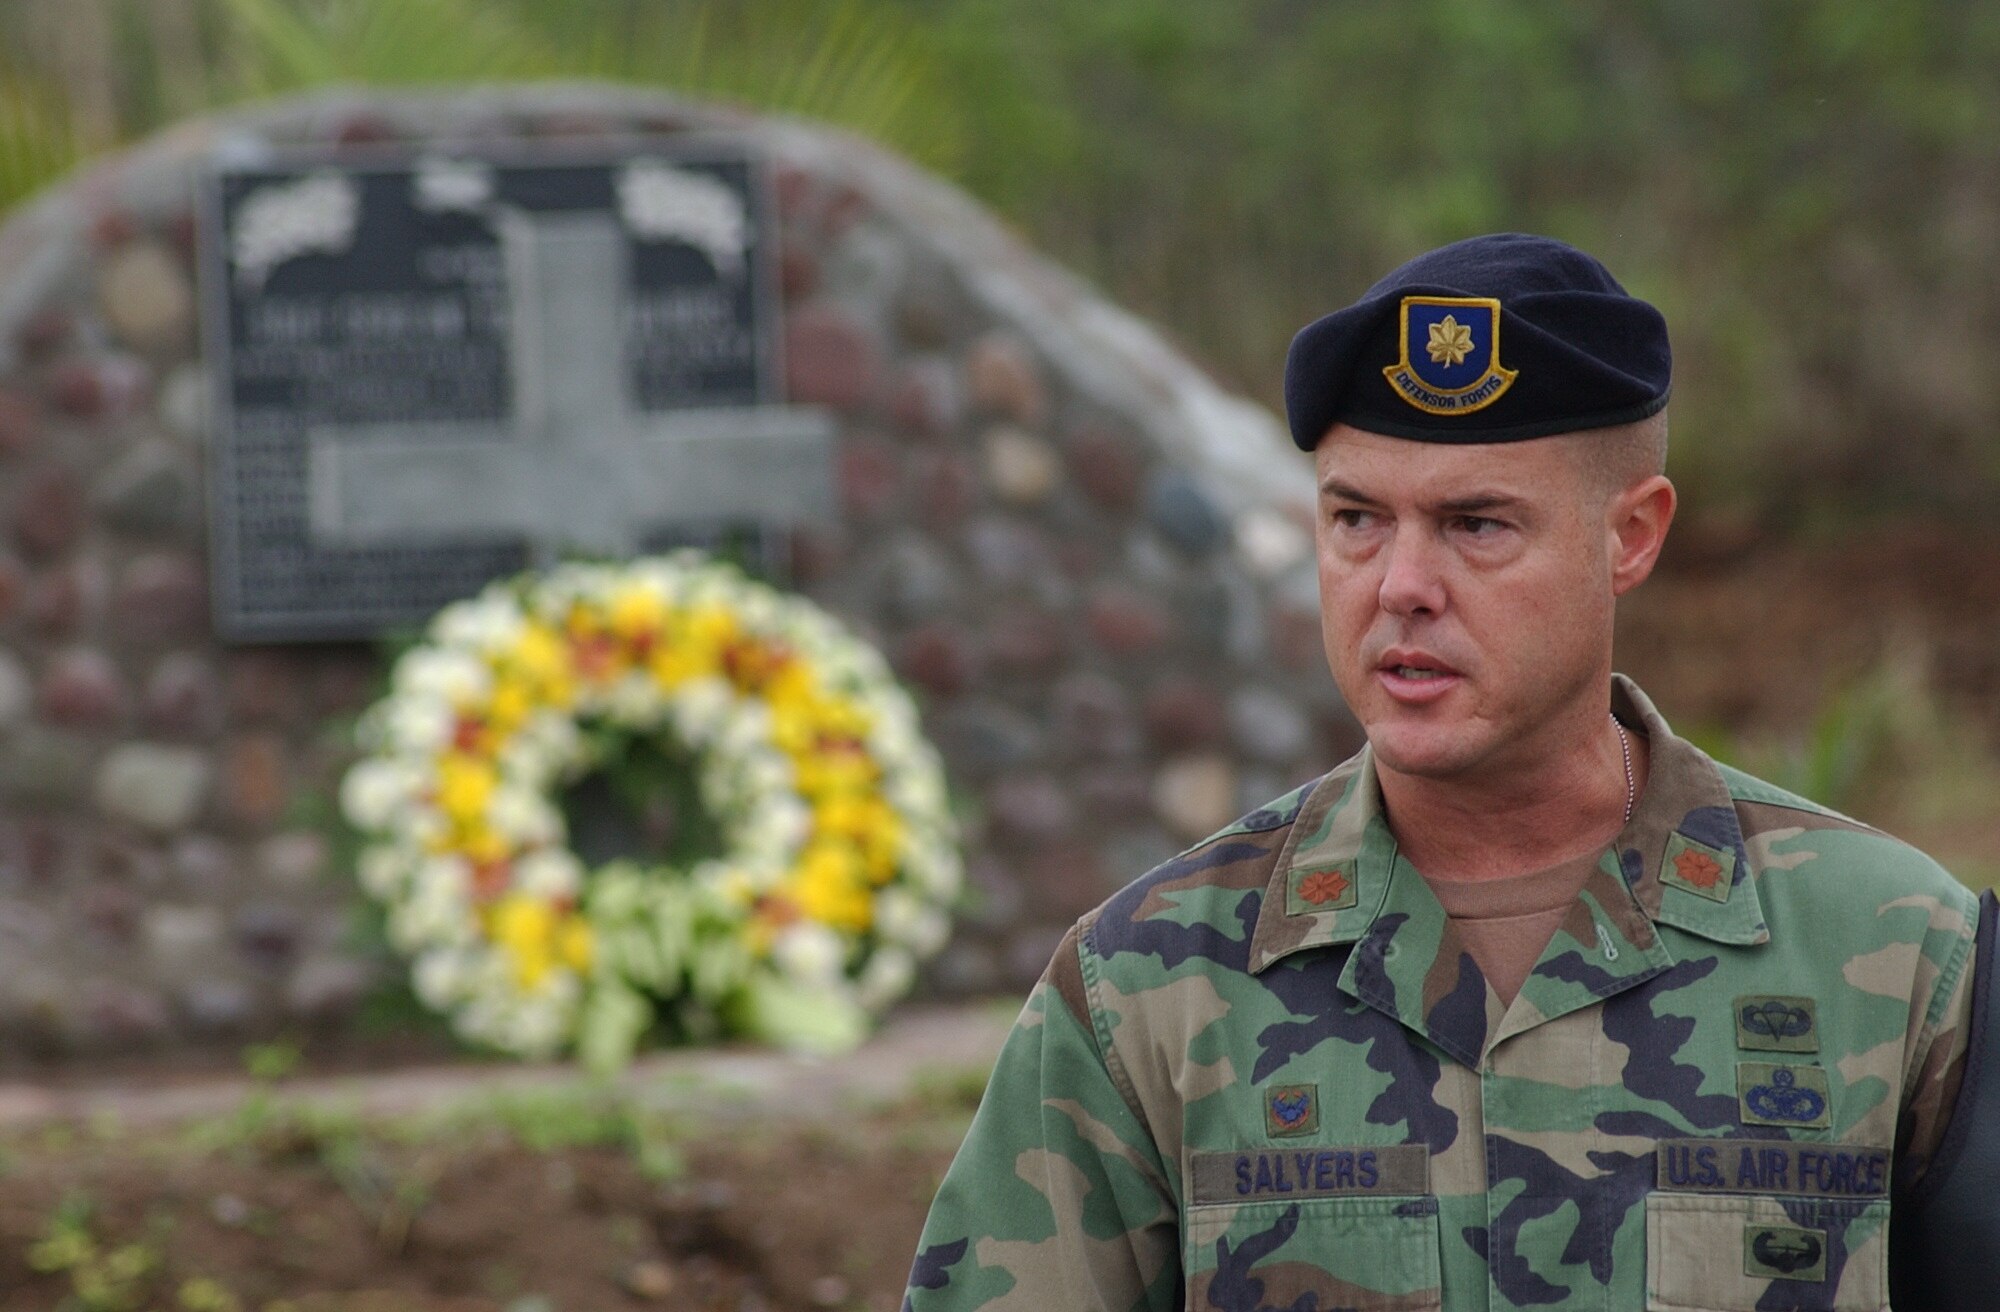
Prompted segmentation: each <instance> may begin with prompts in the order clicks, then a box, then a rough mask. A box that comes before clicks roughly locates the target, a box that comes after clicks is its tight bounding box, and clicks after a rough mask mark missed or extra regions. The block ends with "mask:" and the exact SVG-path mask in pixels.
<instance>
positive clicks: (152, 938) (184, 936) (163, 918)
mask: <svg viewBox="0 0 2000 1312" xmlns="http://www.w3.org/2000/svg"><path fill="white" fill-rule="evenodd" d="M139 936H140V938H141V939H142V940H144V942H145V944H146V951H147V953H148V954H149V955H150V956H151V957H152V958H153V960H154V962H156V963H157V964H158V965H160V966H163V967H165V968H167V969H169V970H171V971H173V972H175V973H182V972H185V971H186V970H187V969H188V968H189V967H191V966H199V965H201V964H203V963H205V962H209V961H213V960H214V959H215V954H216V952H217V951H218V950H219V949H220V948H221V947H222V913H220V912H219V911H216V910H215V909H214V908H212V907H202V906H171V905H155V906H152V907H149V908H148V909H147V910H146V913H145V915H144V917H143V918H142V919H141V921H140V927H139Z"/></svg>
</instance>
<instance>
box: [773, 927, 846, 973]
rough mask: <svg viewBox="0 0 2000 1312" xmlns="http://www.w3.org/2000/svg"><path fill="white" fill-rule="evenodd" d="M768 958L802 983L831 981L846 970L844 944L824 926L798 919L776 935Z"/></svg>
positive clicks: (842, 940) (834, 933)
mask: <svg viewBox="0 0 2000 1312" xmlns="http://www.w3.org/2000/svg"><path fill="white" fill-rule="evenodd" d="M771 957H772V959H773V960H775V961H776V962H777V963H778V966H779V968H780V969H782V970H783V971H784V972H785V973H786V974H787V975H789V976H791V977H792V978H793V979H795V980H798V981H799V982H800V983H802V984H831V983H833V982H835V981H837V980H839V979H840V978H841V975H842V973H843V972H844V971H845V969H846V966H847V943H846V940H844V939H843V938H841V936H840V935H839V934H838V933H836V932H834V931H833V930H831V929H828V928H827V927H826V926H825V925H818V924H814V923H812V922H810V921H801V922H799V923H798V924H795V925H793V926H791V927H790V928H789V929H787V930H785V932H784V933H782V934H780V935H778V938H777V941H776V942H774V943H773V944H772V945H771Z"/></svg>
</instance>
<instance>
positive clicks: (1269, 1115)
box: [1264, 1084, 1319, 1139]
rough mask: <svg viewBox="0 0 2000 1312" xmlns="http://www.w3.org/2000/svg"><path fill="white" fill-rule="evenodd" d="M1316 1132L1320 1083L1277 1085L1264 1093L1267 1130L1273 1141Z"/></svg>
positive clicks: (1317, 1127) (1265, 1127)
mask: <svg viewBox="0 0 2000 1312" xmlns="http://www.w3.org/2000/svg"><path fill="white" fill-rule="evenodd" d="M1317 1129H1319V1086H1318V1085H1317V1084H1274V1085H1272V1086H1271V1087H1270V1088H1268V1089H1266V1090H1264V1131H1265V1133H1267V1134H1269V1135H1270V1136H1271V1137H1272V1138H1273V1139H1289V1138H1293V1137H1295V1136H1297V1135H1301V1134H1311V1133H1312V1132H1313V1131H1315V1130H1317Z"/></svg>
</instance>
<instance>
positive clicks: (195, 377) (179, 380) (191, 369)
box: [159, 364, 208, 446]
mask: <svg viewBox="0 0 2000 1312" xmlns="http://www.w3.org/2000/svg"><path fill="white" fill-rule="evenodd" d="M159 415H160V422H161V423H162V424H164V425H165V426H166V429H167V431H168V432H169V433H172V434H173V435H174V436H175V437H178V438H180V439H181V440H182V441H183V442H187V443H190V444H192V445H195V446H200V445H203V444H205V443H206V442H207V441H208V380H207V379H205V378H203V377H202V374H201V368H200V366H198V365H191V364H190V365H182V366H181V367H180V368H178V369H176V370H174V371H173V372H172V373H170V374H168V375H167V377H166V381H165V382H163V383H161V384H160V404H159Z"/></svg>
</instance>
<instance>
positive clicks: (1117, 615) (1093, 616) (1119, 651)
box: [1088, 583, 1173, 656]
mask: <svg viewBox="0 0 2000 1312" xmlns="http://www.w3.org/2000/svg"><path fill="white" fill-rule="evenodd" d="M1088 618H1089V624H1090V634H1091V637H1093V638H1095V639H1096V640H1097V645H1098V646H1100V647H1102V648H1104V650H1105V651H1107V652H1109V653H1111V654H1112V655H1114V656H1136V655H1140V654H1142V653H1145V652H1150V651H1153V650H1155V649H1156V648H1158V647H1160V646H1162V645H1163V644H1164V643H1165V642H1166V640H1167V638H1168V637H1169V635H1171V634H1172V632H1173V620H1172V618H1171V617H1170V616H1169V615H1168V613H1167V611H1166V609H1165V607H1163V606H1161V605H1160V604H1159V603H1158V602H1156V601H1154V600H1153V599H1152V598H1151V597H1148V596H1146V595H1145V594H1144V593H1141V592H1138V591H1136V590H1134V589H1132V588H1128V587H1126V586H1125V585H1123V584H1120V583H1106V584H1102V585H1100V586H1098V587H1097V588H1096V589H1094V590H1093V591H1092V592H1091V595H1090V606H1089V616H1088Z"/></svg>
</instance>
